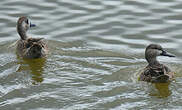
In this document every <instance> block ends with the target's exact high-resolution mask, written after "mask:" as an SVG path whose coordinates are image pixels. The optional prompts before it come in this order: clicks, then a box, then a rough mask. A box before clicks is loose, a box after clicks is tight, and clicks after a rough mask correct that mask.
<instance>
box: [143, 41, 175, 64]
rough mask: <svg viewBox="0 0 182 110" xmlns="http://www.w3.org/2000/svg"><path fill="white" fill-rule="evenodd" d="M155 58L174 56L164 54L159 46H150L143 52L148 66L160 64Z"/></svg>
mask: <svg viewBox="0 0 182 110" xmlns="http://www.w3.org/2000/svg"><path fill="white" fill-rule="evenodd" d="M157 56H168V57H175V56H174V55H172V54H170V53H168V52H166V51H165V50H164V49H163V48H162V47H161V46H160V45H158V44H150V45H148V46H147V48H146V50H145V59H146V60H147V62H148V63H149V65H151V66H152V65H157V64H160V63H159V62H158V61H157V59H156V57H157Z"/></svg>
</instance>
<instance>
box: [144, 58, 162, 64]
mask: <svg viewBox="0 0 182 110" xmlns="http://www.w3.org/2000/svg"><path fill="white" fill-rule="evenodd" d="M146 59H147V62H148V63H149V65H150V66H156V65H160V63H159V61H158V60H157V58H156V57H154V58H146Z"/></svg>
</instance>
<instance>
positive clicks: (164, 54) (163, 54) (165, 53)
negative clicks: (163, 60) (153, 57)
mask: <svg viewBox="0 0 182 110" xmlns="http://www.w3.org/2000/svg"><path fill="white" fill-rule="evenodd" d="M160 55H161V56H168V57H175V56H174V55H172V54H170V53H168V52H166V51H164V50H163V51H162V53H161V54H160Z"/></svg>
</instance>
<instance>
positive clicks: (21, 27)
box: [16, 16, 48, 59]
mask: <svg viewBox="0 0 182 110" xmlns="http://www.w3.org/2000/svg"><path fill="white" fill-rule="evenodd" d="M35 26H36V25H35V24H32V23H31V22H30V20H29V19H28V17H26V16H22V17H19V19H18V21H17V27H16V28H17V32H18V34H19V36H20V39H19V40H18V41H17V42H16V53H17V54H18V56H20V57H23V58H26V59H36V58H42V57H46V56H47V54H48V46H47V43H46V42H45V40H44V38H32V37H29V36H28V35H27V31H28V29H30V28H32V27H35Z"/></svg>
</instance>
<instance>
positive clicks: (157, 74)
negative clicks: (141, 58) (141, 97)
mask: <svg viewBox="0 0 182 110" xmlns="http://www.w3.org/2000/svg"><path fill="white" fill-rule="evenodd" d="M158 56H166V57H175V56H174V55H172V54H170V53H168V52H167V51H165V50H164V49H163V48H162V46H161V45H159V44H150V45H148V46H147V47H146V49H145V59H146V60H147V62H148V65H147V66H146V67H145V68H144V70H143V71H142V72H141V74H140V76H139V81H145V82H150V83H168V82H171V81H172V80H173V79H174V72H173V71H171V69H170V68H169V67H167V66H166V65H164V64H161V63H160V62H159V61H158V60H157V57H158Z"/></svg>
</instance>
